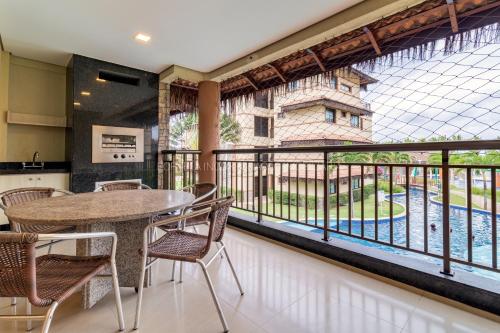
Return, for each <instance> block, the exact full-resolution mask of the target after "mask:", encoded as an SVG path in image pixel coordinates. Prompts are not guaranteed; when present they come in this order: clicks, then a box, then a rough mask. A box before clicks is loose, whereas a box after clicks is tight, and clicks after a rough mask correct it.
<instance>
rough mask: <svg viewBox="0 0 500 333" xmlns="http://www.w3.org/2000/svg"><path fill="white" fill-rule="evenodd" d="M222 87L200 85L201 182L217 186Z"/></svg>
mask: <svg viewBox="0 0 500 333" xmlns="http://www.w3.org/2000/svg"><path fill="white" fill-rule="evenodd" d="M219 108H220V86H219V83H218V82H214V81H201V82H199V84H198V112H199V114H198V124H199V126H198V149H199V150H200V151H201V154H200V158H199V164H198V165H199V174H198V177H199V182H200V183H205V182H208V183H214V184H215V182H216V181H215V155H214V154H213V153H212V151H213V150H214V149H217V148H219V117H220V112H219Z"/></svg>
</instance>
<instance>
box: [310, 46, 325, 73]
mask: <svg viewBox="0 0 500 333" xmlns="http://www.w3.org/2000/svg"><path fill="white" fill-rule="evenodd" d="M306 51H307V52H308V53H309V54H310V55H312V56H313V58H314V61H316V63H317V64H318V66H319V68H321V71H322V72H324V71H326V68H325V65H323V62H322V61H321V59H320V58H319V57H318V55H317V54H316V52H314V51H313V50H312V49H306Z"/></svg>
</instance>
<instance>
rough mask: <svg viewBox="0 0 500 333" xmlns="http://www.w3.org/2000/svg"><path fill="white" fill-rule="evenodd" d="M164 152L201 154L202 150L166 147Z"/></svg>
mask: <svg viewBox="0 0 500 333" xmlns="http://www.w3.org/2000/svg"><path fill="white" fill-rule="evenodd" d="M161 153H162V154H201V150H192V149H164V150H162V151H161Z"/></svg>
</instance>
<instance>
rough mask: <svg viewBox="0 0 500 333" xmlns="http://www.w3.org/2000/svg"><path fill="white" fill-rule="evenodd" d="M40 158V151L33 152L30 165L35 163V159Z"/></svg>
mask: <svg viewBox="0 0 500 333" xmlns="http://www.w3.org/2000/svg"><path fill="white" fill-rule="evenodd" d="M39 158H40V153H39V152H37V151H35V153H34V154H33V160H32V163H31V165H33V166H35V164H36V160H37V159H39Z"/></svg>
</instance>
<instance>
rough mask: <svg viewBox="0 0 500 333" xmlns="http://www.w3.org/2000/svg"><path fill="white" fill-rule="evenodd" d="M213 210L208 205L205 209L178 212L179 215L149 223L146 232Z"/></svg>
mask: <svg viewBox="0 0 500 333" xmlns="http://www.w3.org/2000/svg"><path fill="white" fill-rule="evenodd" d="M211 210H212V208H211V207H207V208H205V209H200V210H197V211H193V212H189V213H186V214H178V215H173V216H169V217H167V218H164V219H162V220H160V221H157V222H154V223H151V224H148V225H147V226H146V228H145V229H144V232H145V233H147V231H148V230H150V229H153V228H156V227H160V226H162V225H166V224H172V223H175V222H179V221H182V220H185V219H188V218H191V217H195V216H198V215H203V214H207V213H210V211H211Z"/></svg>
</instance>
